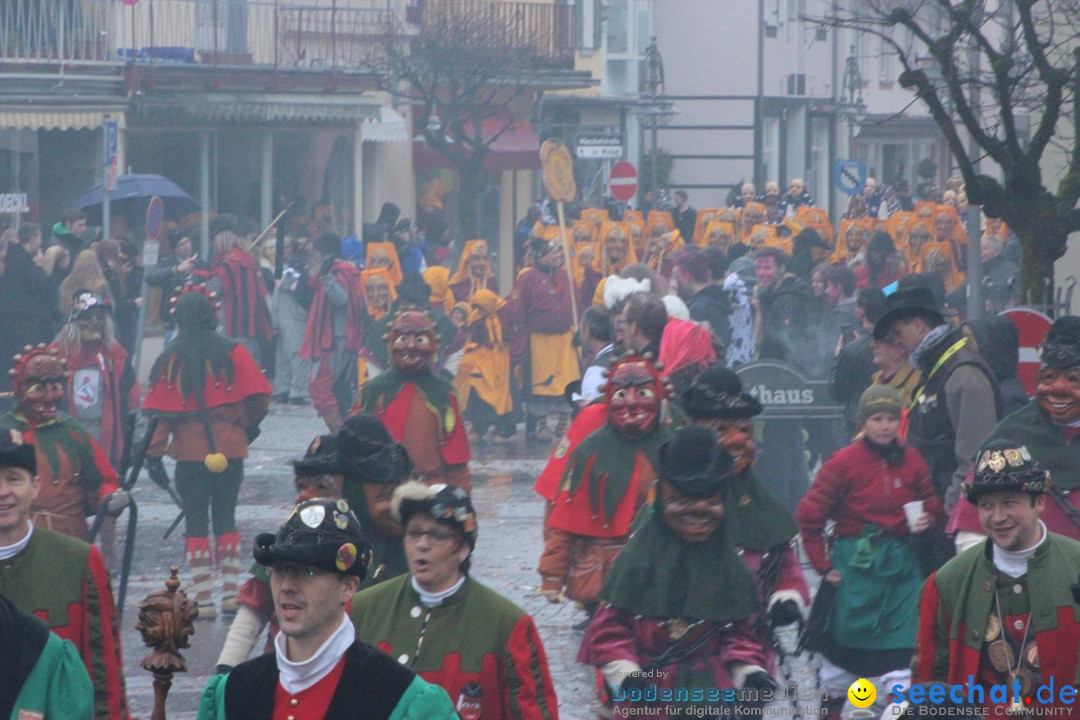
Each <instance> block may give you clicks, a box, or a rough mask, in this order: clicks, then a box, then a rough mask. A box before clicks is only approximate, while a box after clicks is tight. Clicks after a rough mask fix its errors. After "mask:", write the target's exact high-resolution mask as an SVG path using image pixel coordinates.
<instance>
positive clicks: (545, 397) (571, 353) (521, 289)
mask: <svg viewBox="0 0 1080 720" xmlns="http://www.w3.org/2000/svg"><path fill="white" fill-rule="evenodd" d="M531 249H532V255H533V266H532V267H531V268H529V269H528V270H526V271H524V272H523V273H521V274H520V275H519V276H518V278H517V281H516V282H515V283H514V291H513V292H512V293H511V294H510V303H511V307H512V310H511V314H512V319H513V322H514V324H515V325H516V326H517V327H520V328H522V329H523V330H524V331H525V332H527V333H528V335H529V367H530V372H529V375H528V377H527V378H526V380H525V384H526V388H527V389H526V403H527V405H528V413H529V415H530V416H531V417H532V418H533V423H535V424H536V427H535V428H534V430H533V433H535V434H533V433H530V432H528V431H527V432H526V439H541V438H555V437H560V436H561V435H562V433H563V432H564V431H565V429H566V425H567V422H568V420H569V417H570V406H569V405H568V404H567V403H566V401H565V400H564V398H563V392H564V391H565V389H566V386H567V385H569V384H570V383H572V382H573V381H575V380H579V379H580V378H581V371H580V368H579V365H578V357H577V352H576V351H575V350H574V333H573V328H574V326H575V325H577V318H575V317H574V314H573V312H572V308H573V305H572V303H571V299H570V298H571V293H574V292H576V290H575V288H574V283H573V281H572V280H571V279H570V275H569V274H568V273H567V271H566V269H565V268H563V262H564V258H563V251H562V248H561V246H560V245H559V243H558V242H555V241H548V240H543V239H541V238H533V239H532V242H531ZM578 309H579V311H580V310H581V309H582V308H581V304H580V303H578ZM545 419H546V424H545Z"/></svg>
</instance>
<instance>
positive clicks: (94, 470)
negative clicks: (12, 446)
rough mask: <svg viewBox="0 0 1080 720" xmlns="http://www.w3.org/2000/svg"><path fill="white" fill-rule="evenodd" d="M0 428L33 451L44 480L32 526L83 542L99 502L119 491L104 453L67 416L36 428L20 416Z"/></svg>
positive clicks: (6, 420)
mask: <svg viewBox="0 0 1080 720" xmlns="http://www.w3.org/2000/svg"><path fill="white" fill-rule="evenodd" d="M0 427H2V428H14V429H15V430H18V431H19V432H20V433H22V435H23V438H24V439H25V440H26V441H27V442H30V443H33V445H34V451H35V453H36V454H37V467H38V477H39V478H41V482H40V488H41V489H40V490H39V491H38V496H37V499H35V500H34V504H33V505H32V506H31V508H30V517H31V519H32V520H33V521H34V525H36V526H38V527H42V528H45V529H48V530H53V531H55V532H59V533H63V534H65V535H70V536H71V537H75V538H79V539H80V540H82V539H85V538H86V533H87V527H86V516H87V515H93V514H94V513H96V512H97V510H98V506H99V505H100V503H101V500H103V499H104V498H105V497H106V496H107V495H109V493H111V492H114V491H115V490H117V489H118V485H117V475H116V470H114V469H113V467H112V465H111V464H110V463H109V458H108V457H107V456H106V455H105V451H104V450H102V448H101V446H100V445H98V444H97V442H95V441H94V438H92V437H90V433H88V432H86V430H84V429H83V426H82V425H80V424H79V422H78V421H77V420H75V419H74V418H72V417H69V416H68V415H65V414H63V413H59V414H58V415H57V417H56V419H55V420H51V421H47V422H44V423H42V424H40V425H33V424H31V422H30V421H29V420H28V419H27V418H26V417H25V416H23V415H22V413H20V412H19V411H17V410H16V411H13V412H9V413H7V414H6V415H4V416H3V417H0Z"/></svg>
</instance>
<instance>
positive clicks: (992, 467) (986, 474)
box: [962, 439, 1050, 503]
mask: <svg viewBox="0 0 1080 720" xmlns="http://www.w3.org/2000/svg"><path fill="white" fill-rule="evenodd" d="M962 489H963V491H964V497H966V498H967V499H968V501H969V502H971V503H975V502H977V501H978V498H979V495H981V494H983V493H989V492H1000V491H1003V490H1019V491H1020V492H1029V493H1044V492H1046V491H1047V490H1049V489H1050V471H1048V470H1043V469H1042V468H1040V467H1039V463H1037V462H1035V460H1033V459H1032V457H1031V453H1030V452H1028V449H1027V448H1026V447H1025V446H1024V445H1022V444H1020V443H1018V442H1015V441H1013V440H1007V439H1000V440H991V441H990V442H988V443H986V444H985V445H983V446H982V448H980V449H979V452H978V453H976V455H975V474H974V476H973V477H972V480H971V482H966V483H964V484H963V485H962Z"/></svg>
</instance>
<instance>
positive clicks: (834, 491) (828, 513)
mask: <svg viewBox="0 0 1080 720" xmlns="http://www.w3.org/2000/svg"><path fill="white" fill-rule="evenodd" d="M912 500H922V501H923V502H924V503H925V505H924V509H925V511H926V512H927V513H929V514H930V515H931V516H932V518H933V522H934V523H937V522H940V521H941V519H942V517H943V515H944V510H943V508H942V506H941V501H940V500H939V499H938V496H937V493H936V492H935V491H934V484H933V481H932V480H931V478H930V471H929V470H927V468H926V463H925V462H923V459H922V457H920V455H919V453H918V452H916V451H915V450H914V449H913V448H911V447H905V448H904V461H903V462H902V463H901V464H900V465H888V464H887V463H886V462H885V460H884V458H882V457H881V456H880V455H879V454H877V453H876V452H874V451H873V450H871V449H870V447H869V446H868V445H867V444H866V443H865V442H864V441H862V440H856V441H855V442H853V443H852V444H850V445H848V446H847V447H846V448H842V449H840V450H838V451H837V452H836V453H834V454H833V456H832V457H830V458H829V459H828V460H827V461H826V462H825V464H824V465H822V466H821V470H819V471H818V474H817V477H815V478H814V482H813V483H812V484H811V485H810V490H809V491H807V493H806V495H805V497H803V499H802V500H800V501H799V506H798V508H796V510H795V519H796V520H798V522H799V527H800V528H801V529H802V538H803V547H804V548H805V549H806V554H807V555H808V556H809V558H810V563H811V564H812V565H813V566H814V569H815V570H817V571H818V572H819V573H822V574H824V573H826V572H828V571H829V569H830V568H832V563H830V562H829V558H828V552H827V550H826V547H825V536H824V534H823V533H824V530H825V523H826V522H828V521H829V520H835V521H836V529H835V530H834V533H835V535H836V536H837V537H857V536H858V535H859V533H860V532H862V530H863V528H864V527H866V526H867V525H870V524H875V525H879V526H881V528H882V529H883V530H884V531H885V534H886V535H892V536H901V535H906V534H907V533H908V526H907V519H906V518H905V516H904V503H908V502H911V501H912Z"/></svg>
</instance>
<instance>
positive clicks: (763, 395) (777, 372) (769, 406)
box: [737, 360, 844, 420]
mask: <svg viewBox="0 0 1080 720" xmlns="http://www.w3.org/2000/svg"><path fill="white" fill-rule="evenodd" d="M737 374H738V375H739V378H740V379H741V380H742V382H743V387H744V388H745V389H746V392H748V393H750V394H751V395H753V396H754V397H756V398H757V399H758V401H759V402H760V403H761V404H762V405H764V406H765V413H764V418H765V419H766V420H768V419H769V418H777V419H781V418H789V419H807V420H810V419H815V420H816V419H829V418H838V417H843V414H844V406H843V405H840V404H839V403H837V402H836V400H834V399H833V397H832V395H830V394H829V383H828V382H827V381H825V380H813V379H811V378H808V377H806V376H805V375H803V373H802V372H801V371H800V370H798V369H797V368H794V367H792V366H791V365H787V364H785V363H780V362H773V361H768V360H763V361H761V362H756V363H751V364H750V365H744V366H743V367H741V368H739V369H738V371H737Z"/></svg>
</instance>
